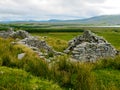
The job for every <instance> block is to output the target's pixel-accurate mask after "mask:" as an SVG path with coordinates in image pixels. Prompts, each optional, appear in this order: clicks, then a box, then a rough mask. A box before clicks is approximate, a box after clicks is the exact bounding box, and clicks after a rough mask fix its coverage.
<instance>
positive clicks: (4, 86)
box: [0, 24, 120, 90]
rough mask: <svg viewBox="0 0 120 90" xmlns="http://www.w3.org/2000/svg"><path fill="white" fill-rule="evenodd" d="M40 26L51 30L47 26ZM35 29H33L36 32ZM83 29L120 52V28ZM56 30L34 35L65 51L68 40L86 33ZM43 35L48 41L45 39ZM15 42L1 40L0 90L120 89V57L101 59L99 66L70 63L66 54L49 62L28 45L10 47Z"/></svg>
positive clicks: (56, 48) (58, 49)
mask: <svg viewBox="0 0 120 90" xmlns="http://www.w3.org/2000/svg"><path fill="white" fill-rule="evenodd" d="M27 25H28V26H26V27H25V24H24V26H22V27H20V25H19V24H18V25H16V24H15V25H14V26H15V27H16V30H17V28H22V29H24V28H27V29H29V28H30V25H31V24H27ZM3 26H5V25H2V27H3ZM6 26H7V27H8V26H13V25H6ZM41 26H42V27H47V28H48V26H49V27H51V26H50V25H46V26H45V25H44V24H41ZM41 26H39V27H38V26H37V28H40V27H41ZM63 26H64V25H63ZM63 26H62V27H63ZM23 27H24V28H23ZM54 27H55V25H54ZM57 27H58V26H57ZM34 28H36V26H34V27H32V29H33V30H34ZM50 29H51V28H50ZM63 29H64V28H63ZM82 29H84V30H88V29H89V30H92V31H93V32H95V33H96V34H97V35H99V36H102V37H103V38H105V39H106V40H107V41H108V42H110V43H111V44H112V45H113V46H114V47H115V48H116V49H118V50H120V28H88V27H87V28H85V27H84V28H82ZM1 30H2V29H1ZM59 30H60V29H59ZM69 30H71V29H70V28H69ZM53 31H54V29H53V30H52V32H49V33H48V32H44V33H43V32H34V33H31V34H32V35H34V36H40V38H42V39H44V40H46V41H47V43H48V44H49V45H50V46H52V47H53V48H54V49H55V50H57V51H61V52H62V51H63V50H64V49H65V48H66V47H67V44H68V41H69V40H71V39H72V38H74V37H75V36H77V35H81V34H82V33H83V31H82V32H81V29H80V32H73V29H72V32H53ZM44 36H46V37H47V38H43V37H44ZM12 41H14V40H13V39H2V38H0V48H1V49H0V90H120V56H116V57H115V58H114V59H111V58H108V59H103V60H99V61H97V62H96V63H80V62H79V63H76V62H70V61H69V55H64V56H58V57H56V58H55V59H54V60H53V61H54V63H47V62H45V61H44V60H43V59H40V58H39V57H38V56H37V55H36V54H35V53H34V52H33V51H32V50H31V49H29V48H27V47H25V46H22V45H11V44H10V42H12ZM23 52H24V53H26V56H25V57H24V58H23V59H22V60H18V59H17V55H18V54H19V53H23ZM15 78H16V79H15Z"/></svg>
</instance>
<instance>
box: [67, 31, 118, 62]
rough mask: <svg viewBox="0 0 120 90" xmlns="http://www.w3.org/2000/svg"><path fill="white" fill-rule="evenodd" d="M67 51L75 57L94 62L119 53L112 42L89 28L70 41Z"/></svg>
mask: <svg viewBox="0 0 120 90" xmlns="http://www.w3.org/2000/svg"><path fill="white" fill-rule="evenodd" d="M65 52H66V53H69V52H71V53H72V57H73V58H74V59H77V60H80V61H93V62H94V61H96V60H97V59H100V58H106V57H114V56H115V55H116V54H117V50H116V49H115V48H114V47H113V46H112V45H111V44H110V43H108V42H107V41H106V40H105V39H103V38H102V37H99V36H97V35H95V34H94V33H92V32H91V31H89V30H87V31H85V32H84V34H83V35H81V36H77V37H75V38H73V39H72V40H71V41H69V43H68V48H67V49H66V50H65Z"/></svg>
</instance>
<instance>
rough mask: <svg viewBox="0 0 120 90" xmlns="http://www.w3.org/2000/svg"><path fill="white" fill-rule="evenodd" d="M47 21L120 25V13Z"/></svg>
mask: <svg viewBox="0 0 120 90" xmlns="http://www.w3.org/2000/svg"><path fill="white" fill-rule="evenodd" d="M46 22H52V23H54V22H58V23H80V24H101V25H102V24H103V25H104V24H106V25H120V15H102V16H95V17H91V18H86V19H76V20H49V21H46Z"/></svg>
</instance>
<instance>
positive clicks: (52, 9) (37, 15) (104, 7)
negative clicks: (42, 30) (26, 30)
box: [0, 0, 120, 21]
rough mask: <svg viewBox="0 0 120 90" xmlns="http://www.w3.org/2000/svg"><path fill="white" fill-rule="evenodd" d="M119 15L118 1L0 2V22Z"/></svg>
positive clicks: (31, 0)
mask: <svg viewBox="0 0 120 90" xmlns="http://www.w3.org/2000/svg"><path fill="white" fill-rule="evenodd" d="M113 14H120V0H0V21H5V20H38V21H39V20H49V19H62V20H68V19H83V18H89V17H93V16H99V15H113Z"/></svg>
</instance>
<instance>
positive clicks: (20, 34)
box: [10, 30, 30, 39]
mask: <svg viewBox="0 0 120 90" xmlns="http://www.w3.org/2000/svg"><path fill="white" fill-rule="evenodd" d="M10 37H12V38H20V39H24V38H29V37H30V34H29V33H28V32H26V31H24V30H19V31H16V32H13V33H11V34H10Z"/></svg>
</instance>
